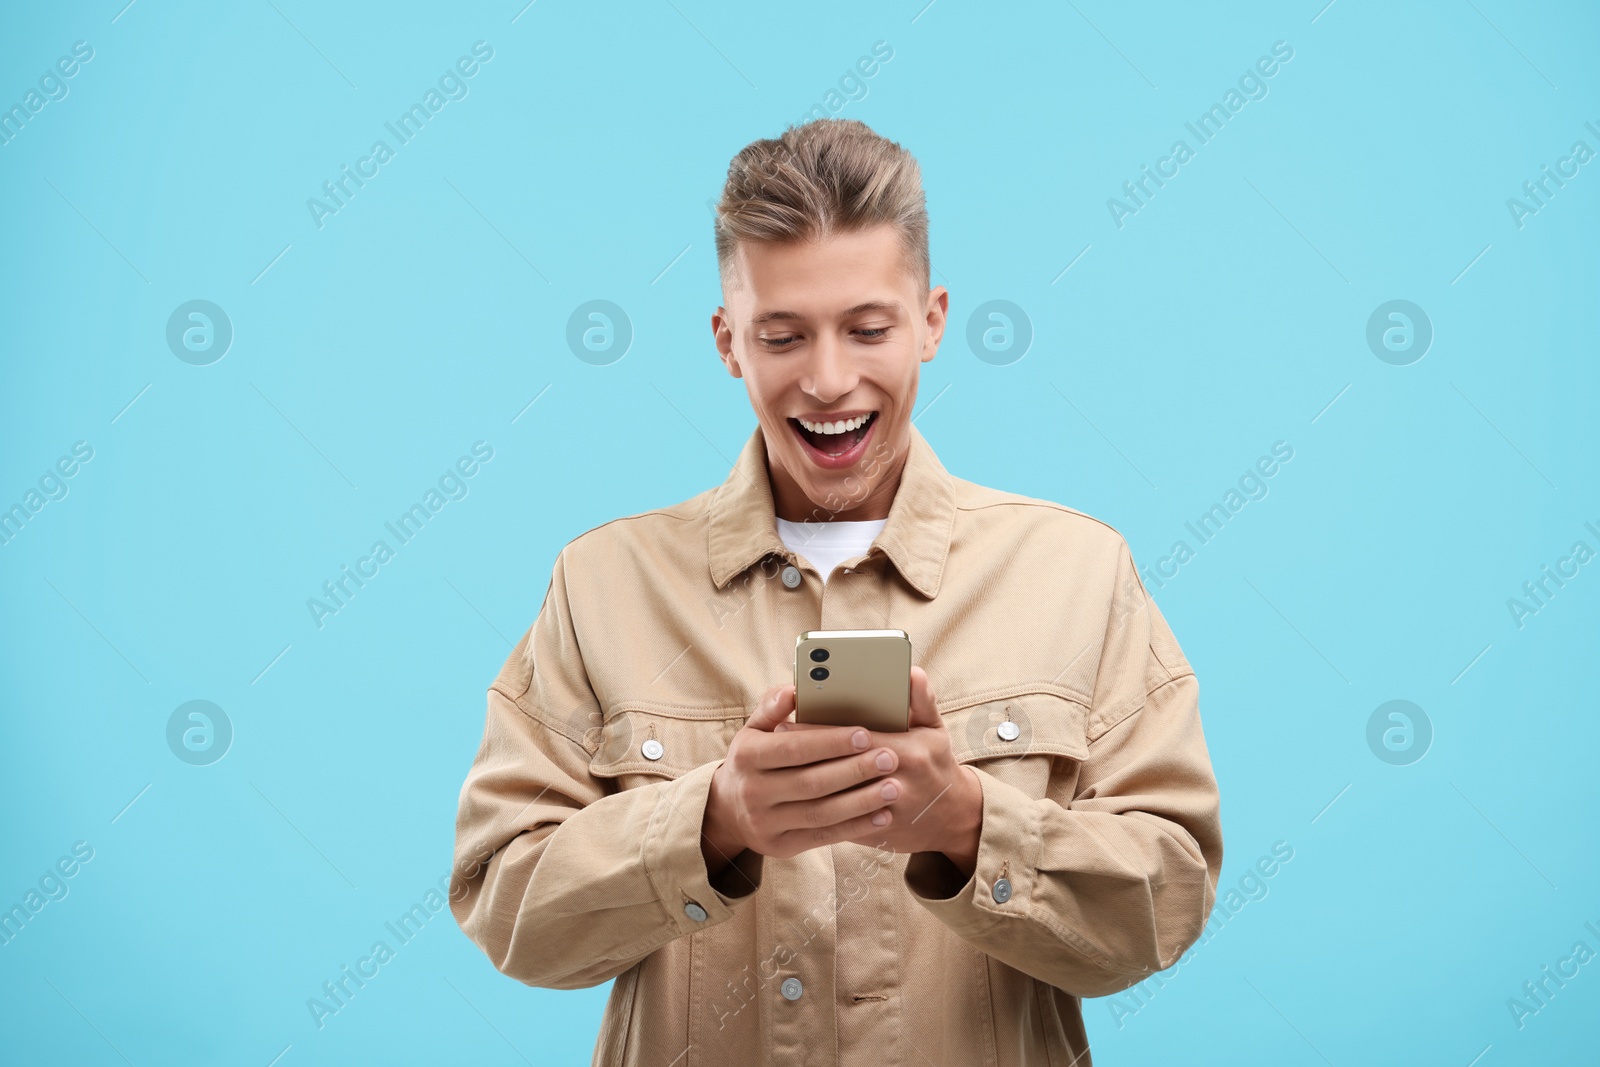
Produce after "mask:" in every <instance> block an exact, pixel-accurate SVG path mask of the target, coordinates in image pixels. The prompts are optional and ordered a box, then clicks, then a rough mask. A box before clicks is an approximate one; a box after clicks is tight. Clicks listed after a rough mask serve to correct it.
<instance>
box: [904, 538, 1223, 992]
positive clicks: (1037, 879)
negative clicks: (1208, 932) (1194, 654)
mask: <svg viewBox="0 0 1600 1067" xmlns="http://www.w3.org/2000/svg"><path fill="white" fill-rule="evenodd" d="M1117 570H1118V573H1117V576H1116V581H1115V592H1114V594H1113V596H1112V598H1111V602H1110V610H1109V613H1108V615H1109V617H1108V619H1107V626H1106V637H1105V640H1104V641H1103V643H1102V646H1101V657H1100V665H1099V669H1098V672H1097V676H1096V681H1095V693H1094V699H1093V706H1092V707H1091V709H1090V710H1089V714H1088V718H1087V720H1086V723H1087V725H1086V734H1087V740H1088V757H1087V758H1086V759H1085V760H1084V761H1083V762H1082V763H1081V765H1077V766H1076V768H1075V769H1076V770H1077V771H1078V775H1077V780H1076V786H1075V788H1074V789H1073V790H1072V793H1071V795H1070V797H1069V796H1067V795H1064V794H1065V793H1066V792H1067V789H1068V786H1067V784H1066V782H1064V781H1063V778H1064V777H1070V775H1071V772H1072V770H1073V769H1074V765H1073V764H1072V763H1071V762H1070V761H1065V760H1058V761H1057V763H1056V765H1055V770H1054V771H1053V772H1052V777H1051V782H1050V788H1049V790H1048V791H1047V792H1048V794H1049V795H1047V796H1046V797H1045V798H1035V797H1033V796H1031V795H1029V794H1028V793H1026V792H1023V791H1022V790H1020V789H1018V788H1016V787H1015V786H1012V785H1010V784H1008V783H1006V782H1003V781H1000V780H999V779H998V778H996V777H995V776H993V775H991V774H988V773H987V772H985V771H984V770H983V769H982V766H981V765H974V766H973V770H974V771H976V772H977V775H978V778H979V780H980V782H981V783H982V786H983V823H982V827H981V830H980V832H979V845H978V858H977V865H976V868H975V869H974V872H973V875H972V877H971V878H969V879H966V880H965V882H964V884H963V878H962V875H961V874H960V873H959V871H958V870H957V868H956V867H955V865H954V864H952V863H951V862H950V861H949V860H948V859H947V858H946V857H945V856H944V854H943V853H939V852H924V853H916V854H914V855H913V856H911V857H910V859H909V860H908V861H907V863H906V871H905V881H906V885H907V888H908V889H910V890H911V892H912V895H913V897H914V898H915V899H916V900H917V901H918V903H919V904H921V905H922V906H923V907H925V908H927V909H928V910H929V911H930V912H932V913H933V914H934V915H935V916H937V917H938V918H939V919H940V920H941V921H942V922H944V924H945V925H946V926H948V927H949V928H950V929H951V930H953V931H954V932H956V933H957V934H959V935H961V936H962V937H963V938H965V939H966V940H968V941H969V942H971V943H972V944H974V945H975V946H977V947H978V948H980V949H982V950H983V951H984V952H986V953H988V954H989V955H991V956H993V957H995V958H996V959H998V960H1000V961H1001V962H1003V963H1006V964H1008V965H1009V966H1011V967H1014V968H1016V969H1017V970H1019V971H1022V972H1024V973H1026V974H1029V975H1031V976H1033V977H1034V978H1037V979H1039V980H1040V981H1043V982H1047V983H1048V984H1050V985H1053V986H1056V987H1057V988H1059V989H1062V990H1065V991H1066V992H1068V993H1071V994H1073V995H1075V996H1080V997H1099V996H1108V995H1110V994H1112V993H1117V992H1120V991H1122V990H1124V989H1127V988H1129V987H1130V986H1132V985H1134V984H1135V983H1137V982H1139V981H1140V980H1142V979H1144V978H1146V977H1148V976H1149V975H1150V974H1151V973H1153V972H1155V971H1160V970H1165V969H1166V968H1168V967H1170V966H1172V965H1173V964H1174V963H1176V962H1177V960H1178V957H1179V956H1180V955H1182V954H1183V952H1184V951H1185V950H1187V949H1188V948H1189V946H1190V945H1192V944H1193V943H1194V942H1195V941H1197V940H1198V939H1199V937H1200V935H1201V933H1202V931H1203V930H1204V928H1205V924H1206V920H1207V918H1208V917H1209V915H1210V913H1211V907H1212V904H1213V903H1214V902H1215V900H1216V891H1217V880H1218V878H1219V877H1220V875H1221V872H1222V824H1221V813H1220V798H1219V795H1218V790H1217V783H1216V779H1215V777H1214V774H1213V771H1212V767H1211V759H1210V755H1209V753H1208V752H1207V749H1206V744H1205V738H1204V735H1203V734H1202V732H1201V726H1200V712H1199V685H1198V683H1197V681H1196V679H1195V676H1194V672H1193V670H1192V669H1191V668H1190V666H1189V664H1188V661H1187V660H1186V659H1185V658H1184V656H1183V653H1182V652H1181V651H1180V649H1179V647H1178V643H1177V641H1176V640H1175V639H1174V637H1173V635H1172V632H1171V630H1170V629H1169V628H1168V626H1167V623H1166V620H1165V619H1164V618H1163V617H1162V615H1161V613H1160V611H1159V610H1157V608H1156V605H1155V602H1154V601H1153V600H1151V599H1150V596H1149V594H1148V593H1147V592H1146V590H1145V588H1144V585H1143V583H1142V582H1141V581H1140V580H1139V577H1138V572H1137V571H1136V570H1135V568H1134V564H1133V559H1132V556H1131V554H1130V553H1129V552H1128V549H1127V545H1126V544H1123V545H1122V549H1121V558H1120V560H1119V563H1118V568H1117ZM1069 655H1070V652H1069ZM1058 785H1059V786H1060V787H1061V788H1060V789H1059V790H1058V788H1057V787H1058ZM1057 797H1059V799H1056V798H1057ZM1002 877H1004V878H1006V879H1007V880H1008V882H1009V883H1010V888H1011V892H1010V894H1009V896H1008V897H1006V894H1005V893H1003V892H1002V893H1000V894H998V895H999V896H1002V897H1006V899H1004V900H997V899H996V896H997V894H996V893H995V883H996V881H997V880H999V879H1000V878H1002Z"/></svg>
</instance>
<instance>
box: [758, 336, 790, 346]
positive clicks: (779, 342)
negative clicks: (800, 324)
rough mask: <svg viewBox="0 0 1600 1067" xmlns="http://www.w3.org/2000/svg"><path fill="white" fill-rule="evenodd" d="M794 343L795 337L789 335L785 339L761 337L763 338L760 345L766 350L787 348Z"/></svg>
mask: <svg viewBox="0 0 1600 1067" xmlns="http://www.w3.org/2000/svg"><path fill="white" fill-rule="evenodd" d="M794 342H795V336H794V335H793V334H789V335H788V336H786V337H763V338H761V343H762V344H763V345H765V346H766V347H768V348H788V347H789V346H790V345H791V344H793V343H794Z"/></svg>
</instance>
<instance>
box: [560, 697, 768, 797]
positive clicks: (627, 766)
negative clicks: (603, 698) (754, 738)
mask: <svg viewBox="0 0 1600 1067" xmlns="http://www.w3.org/2000/svg"><path fill="white" fill-rule="evenodd" d="M745 715H746V710H745V709H744V708H742V707H735V708H680V707H676V706H671V705H665V704H649V703H644V702H640V701H628V702H626V703H622V704H619V705H617V706H616V707H614V708H612V709H611V710H610V711H608V712H607V713H606V716H605V721H604V722H603V723H602V724H601V727H600V729H599V731H598V733H599V742H600V743H599V746H598V747H597V748H596V749H595V752H594V754H593V755H592V756H591V757H590V758H589V773H590V774H592V775H594V776H595V777H596V778H609V779H613V780H615V782H616V786H615V789H616V790H617V791H620V790H623V789H636V788H638V787H639V786H643V785H649V784H650V783H651V782H658V781H660V780H661V779H663V778H677V777H679V776H681V775H684V774H687V773H688V772H689V771H692V770H694V769H695V768H696V767H699V766H701V765H702V764H705V763H710V762H711V761H713V760H719V759H721V758H722V757H723V756H726V755H727V754H728V745H729V744H730V743H731V742H732V741H733V735H734V734H735V733H736V732H737V731H738V730H739V728H740V727H741V726H743V725H744V721H745Z"/></svg>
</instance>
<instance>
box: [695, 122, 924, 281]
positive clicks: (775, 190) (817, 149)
mask: <svg viewBox="0 0 1600 1067" xmlns="http://www.w3.org/2000/svg"><path fill="white" fill-rule="evenodd" d="M885 222H887V223H889V224H891V225H892V226H894V227H895V229H896V230H897V231H898V232H899V234H900V241H901V245H902V246H903V248H904V250H905V264H906V270H907V272H908V273H909V274H910V275H911V276H912V277H913V278H920V279H921V283H922V288H923V290H924V291H926V290H927V289H928V288H929V286H930V284H931V280H932V279H931V263H930V261H929V257H928V208H927V200H926V197H925V196H924V194H923V190H922V170H921V168H920V167H918V166H917V161H916V159H915V157H913V156H912V155H911V153H910V152H908V151H906V150H905V149H904V148H902V147H900V145H898V144H896V143H895V142H894V141H891V140H889V139H888V138H886V137H883V136H881V135H880V134H878V133H876V132H874V131H873V130H872V128H871V127H869V126H868V125H867V124H866V123H864V122H860V121H858V120H856V119H834V118H827V119H816V120H814V121H811V122H807V123H804V124H802V125H798V126H790V127H789V128H788V129H786V130H784V131H783V133H782V134H781V135H779V136H778V137H776V138H764V139H762V140H759V141H752V142H750V143H749V144H748V145H746V146H745V147H744V148H743V149H741V150H740V151H739V154H738V155H736V156H734V157H733V161H732V162H731V163H729V164H728V180H727V183H726V184H725V185H724V186H723V187H722V199H721V200H720V201H718V203H717V217H716V222H715V223H714V226H715V230H716V243H717V269H718V272H719V273H720V274H721V276H722V282H723V288H724V289H727V288H728V283H729V281H730V280H731V279H732V278H733V276H734V273H733V272H734V266H733V261H734V256H735V254H736V252H737V250H738V247H739V242H741V241H747V242H753V243H762V242H771V243H775V244H781V243H787V242H791V241H800V240H820V239H822V238H824V237H827V236H829V235H831V234H834V233H850V232H854V231H857V230H862V229H866V228H868V227H871V226H875V225H878V224H880V223H885Z"/></svg>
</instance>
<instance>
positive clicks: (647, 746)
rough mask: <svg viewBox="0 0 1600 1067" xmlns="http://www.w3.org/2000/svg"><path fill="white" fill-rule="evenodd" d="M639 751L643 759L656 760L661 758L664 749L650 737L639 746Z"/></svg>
mask: <svg viewBox="0 0 1600 1067" xmlns="http://www.w3.org/2000/svg"><path fill="white" fill-rule="evenodd" d="M639 751H640V752H643V753H644V758H645V759H650V760H656V759H660V758H661V757H662V755H663V754H664V753H665V752H666V749H664V748H662V747H661V742H660V741H657V740H656V739H655V738H653V737H650V738H646V739H645V742H644V744H642V745H640V746H639Z"/></svg>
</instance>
